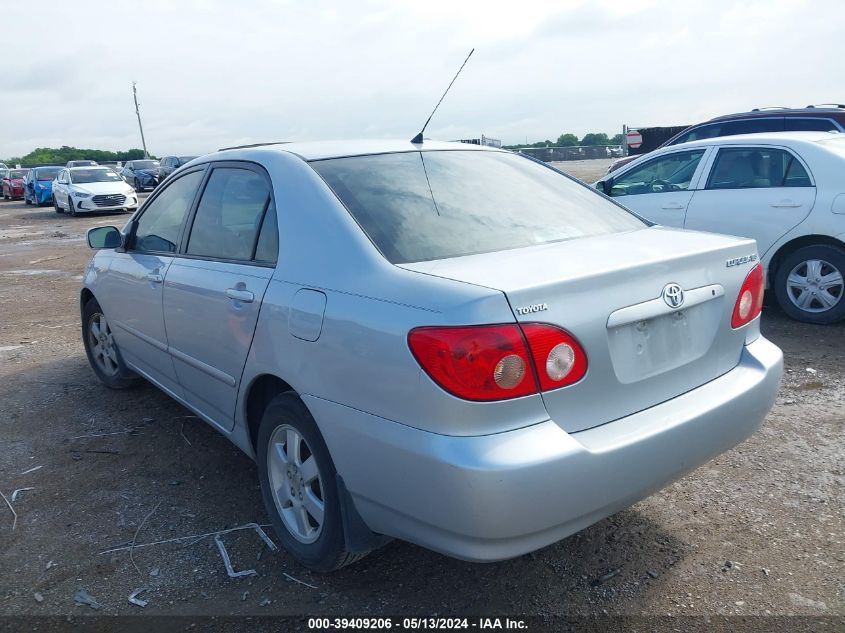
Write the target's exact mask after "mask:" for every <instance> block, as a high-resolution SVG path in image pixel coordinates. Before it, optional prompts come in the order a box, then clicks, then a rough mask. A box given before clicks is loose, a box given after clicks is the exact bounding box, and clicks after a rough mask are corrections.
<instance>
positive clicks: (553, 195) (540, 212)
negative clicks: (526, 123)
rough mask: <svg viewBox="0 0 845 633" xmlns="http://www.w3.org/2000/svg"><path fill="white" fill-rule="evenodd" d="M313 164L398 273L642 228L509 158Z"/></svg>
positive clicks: (440, 156) (568, 182)
mask: <svg viewBox="0 0 845 633" xmlns="http://www.w3.org/2000/svg"><path fill="white" fill-rule="evenodd" d="M310 164H311V167H313V168H314V170H316V171H317V173H319V174H320V175H321V176H322V177H323V179H324V180H325V181H326V183H327V184H328V185H329V187H331V189H332V190H333V191H334V193H335V194H336V195H337V197H338V198H339V199H340V201H341V202H343V204H344V205H345V206H346V208H347V209H348V210H349V212H350V213H351V214H352V216H353V217H354V218H355V220H356V221H357V222H358V224H359V225H360V226H361V228H362V229H363V230H364V232H365V233H366V234H367V236H368V237H369V238H370V240H371V241H372V242H373V243H374V244H375V246H376V247H377V248H378V249H379V250H380V251H381V253H382V254H383V255H384V256H385V257H386V258H387V259H388V260H389V261H391V262H392V263H394V264H403V263H411V262H419V261H428V260H434V259H444V258H448V257H460V256H462V255H471V254H475V253H486V252H492V251H501V250H508V249H513V248H522V247H526V246H534V245H537V244H547V243H550V242H559V241H562V240H569V239H575V238H579V237H586V236H591V235H604V234H608V233H618V232H622V231H632V230H636V229H640V228H643V227H645V226H646V224H644V223H643V222H642V221H641V220H639V219H638V218H637V217H636V216H634V215H633V214H631V213H628V212H627V211H625V210H624V209H622V208H620V207H618V206H616V205H615V204H613V203H611V202H609V201H608V200H605V199H604V198H603V197H602V196H600V195H599V194H598V193H596V192H595V191H593V190H591V189H589V188H587V187H585V186H583V185H581V184H579V183H577V182H575V181H574V180H572V179H570V178H567V177H566V176H563V175H562V174H559V173H557V172H555V171H554V170H552V169H549V168H548V167H545V166H543V165H541V164H537V163H535V162H534V161H531V160H529V159H527V158H524V157H522V156H518V155H515V154H511V153H509V152H494V151H489V152H488V151H483V152H482V151H471V150H470V151H467V150H463V151H462V150H451V151H430V152H426V151H423V152H404V153H396V154H380V155H372V156H354V157H349V158H333V159H328V160H320V161H313V162H311V163H310Z"/></svg>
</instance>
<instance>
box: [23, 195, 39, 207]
mask: <svg viewBox="0 0 845 633" xmlns="http://www.w3.org/2000/svg"><path fill="white" fill-rule="evenodd" d="M23 203H24V204H25V205H26V206H29V205H31V204H32V203H31V202H30V201H29V198H27V197H26V194H23ZM35 206H38V205H35Z"/></svg>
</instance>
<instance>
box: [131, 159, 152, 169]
mask: <svg viewBox="0 0 845 633" xmlns="http://www.w3.org/2000/svg"><path fill="white" fill-rule="evenodd" d="M156 167H158V161H157V160H136V161H134V162H133V163H132V169H155V168H156Z"/></svg>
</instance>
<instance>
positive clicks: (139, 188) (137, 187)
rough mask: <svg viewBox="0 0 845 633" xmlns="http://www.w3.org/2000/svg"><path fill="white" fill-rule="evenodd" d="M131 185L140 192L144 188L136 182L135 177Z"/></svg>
mask: <svg viewBox="0 0 845 633" xmlns="http://www.w3.org/2000/svg"><path fill="white" fill-rule="evenodd" d="M132 186H133V187H134V189H135V191H137V192H138V193H140V192H142V191H143V190H144V188H143V187H142V186H141V183H140V182H138V179H137V178H135V181H134V183H133V185H132Z"/></svg>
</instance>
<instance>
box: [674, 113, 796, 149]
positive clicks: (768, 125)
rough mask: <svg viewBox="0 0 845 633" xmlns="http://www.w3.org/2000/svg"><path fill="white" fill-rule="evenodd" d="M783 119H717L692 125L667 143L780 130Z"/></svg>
mask: <svg viewBox="0 0 845 633" xmlns="http://www.w3.org/2000/svg"><path fill="white" fill-rule="evenodd" d="M782 131H783V119H782V118H780V117H776V118H759V119H743V120H741V121H719V122H718V123H708V124H706V125H699V126H697V127H694V128H693V129H691V130H690V131H689V132H686V133H684V134H682V135H681V136H679V137H678V138H676V139H675V140H674V141H672V142H671V143H669V145H677V144H679V143H686V142H688V141H700V140H701V139H705V138H716V137H717V136H734V135H736V134H754V133H757V132H782Z"/></svg>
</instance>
